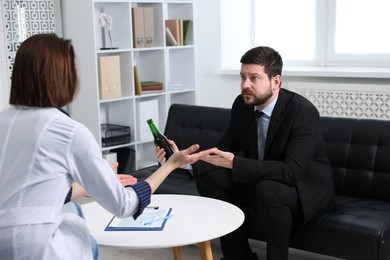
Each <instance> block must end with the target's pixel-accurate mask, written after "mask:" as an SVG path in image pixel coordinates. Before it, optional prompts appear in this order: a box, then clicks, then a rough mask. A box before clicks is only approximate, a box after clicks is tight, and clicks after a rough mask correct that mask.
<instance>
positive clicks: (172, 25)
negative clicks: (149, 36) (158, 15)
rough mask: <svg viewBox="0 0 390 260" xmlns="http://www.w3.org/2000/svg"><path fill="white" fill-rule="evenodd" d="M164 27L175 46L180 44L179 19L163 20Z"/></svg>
mask: <svg viewBox="0 0 390 260" xmlns="http://www.w3.org/2000/svg"><path fill="white" fill-rule="evenodd" d="M165 27H167V28H168V29H169V31H170V32H171V33H172V35H173V38H174V39H175V41H176V42H177V45H181V44H180V21H179V19H169V20H165Z"/></svg>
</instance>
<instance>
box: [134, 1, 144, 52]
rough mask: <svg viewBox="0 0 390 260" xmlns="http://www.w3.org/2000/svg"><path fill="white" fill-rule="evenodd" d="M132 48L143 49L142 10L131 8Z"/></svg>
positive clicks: (140, 8)
mask: <svg viewBox="0 0 390 260" xmlns="http://www.w3.org/2000/svg"><path fill="white" fill-rule="evenodd" d="M131 11H132V16H133V20H132V22H133V41H134V43H133V44H134V48H143V47H145V24H144V8H142V7H132V8H131Z"/></svg>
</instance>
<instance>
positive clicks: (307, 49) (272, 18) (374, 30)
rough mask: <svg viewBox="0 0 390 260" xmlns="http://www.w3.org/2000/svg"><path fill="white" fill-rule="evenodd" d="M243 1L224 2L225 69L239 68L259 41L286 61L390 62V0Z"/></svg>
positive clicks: (331, 63) (315, 63) (318, 63)
mask: <svg viewBox="0 0 390 260" xmlns="http://www.w3.org/2000/svg"><path fill="white" fill-rule="evenodd" d="M233 2H235V4H234V3H233ZM243 2H244V4H241V2H240V4H238V3H237V2H236V1H221V7H222V8H221V31H222V34H221V35H222V38H221V39H222V53H221V54H222V60H221V63H222V67H224V68H228V67H234V66H235V67H237V65H238V64H239V60H240V57H241V55H242V54H243V53H244V52H245V51H246V50H248V49H249V48H251V47H254V46H260V45H262V46H270V47H273V48H274V49H276V50H277V51H279V52H280V54H281V55H282V57H283V60H284V63H285V64H286V65H300V66H309V65H311V66H389V65H390V34H389V33H387V30H388V29H387V27H388V25H389V24H390V15H388V14H387V13H388V10H390V1H388V0H295V1H291V0H272V1H269V0H245V1H243ZM232 10H234V12H233V11H232ZM233 14H234V17H235V19H232V18H231V17H232V15H233ZM233 20H234V21H233ZM237 36H238V37H237ZM237 38H238V39H239V40H237Z"/></svg>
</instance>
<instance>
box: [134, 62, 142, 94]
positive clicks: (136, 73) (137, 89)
mask: <svg viewBox="0 0 390 260" xmlns="http://www.w3.org/2000/svg"><path fill="white" fill-rule="evenodd" d="M134 88H135V89H134V90H135V94H136V95H138V96H139V95H142V86H141V78H140V76H139V71H138V66H137V65H135V66H134Z"/></svg>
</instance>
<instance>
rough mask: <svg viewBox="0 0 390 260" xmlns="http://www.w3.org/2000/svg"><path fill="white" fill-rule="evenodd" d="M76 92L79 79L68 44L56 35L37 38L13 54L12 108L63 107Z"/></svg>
mask: <svg viewBox="0 0 390 260" xmlns="http://www.w3.org/2000/svg"><path fill="white" fill-rule="evenodd" d="M77 90H78V76H77V68H76V60H75V53H74V49H73V46H72V44H71V42H70V40H64V39H62V38H59V37H58V36H57V35H55V34H36V35H33V36H31V37H30V38H28V39H27V40H25V41H24V42H23V43H22V44H21V45H20V47H19V49H18V52H17V53H16V57H15V62H14V66H13V71H12V79H11V95H10V99H9V103H10V104H11V105H23V106H31V107H62V106H65V105H67V104H68V103H70V102H71V101H72V100H73V99H74V97H75V95H76V92H77Z"/></svg>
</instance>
